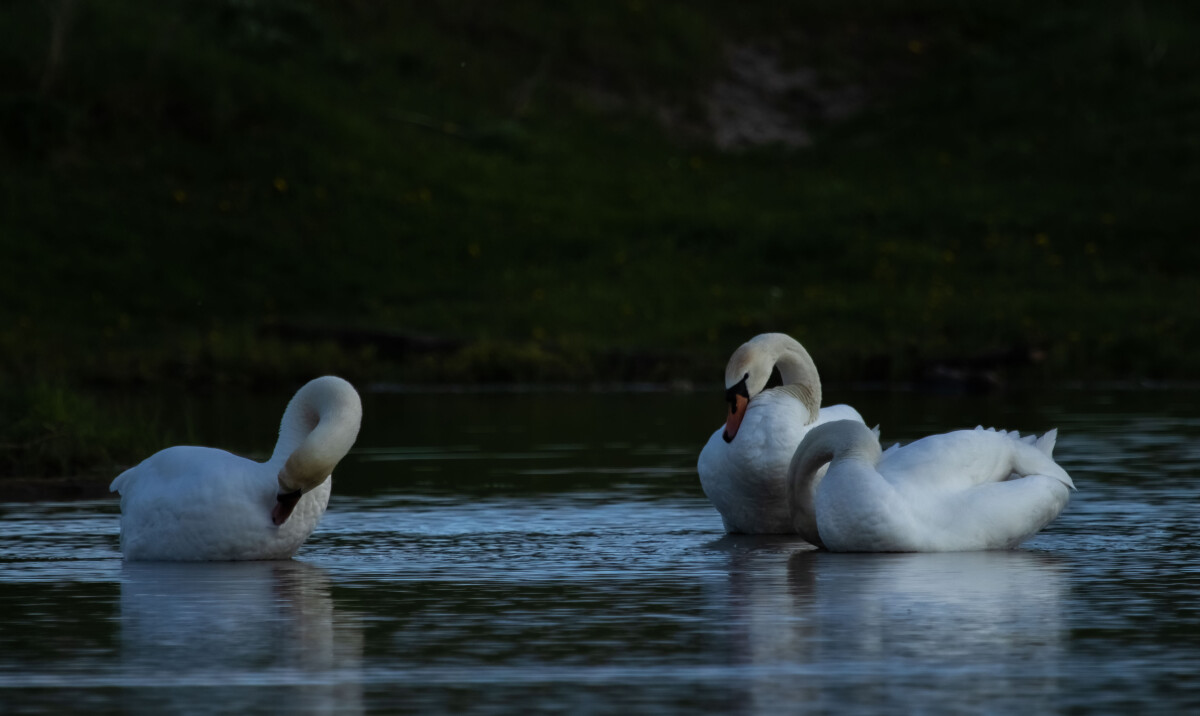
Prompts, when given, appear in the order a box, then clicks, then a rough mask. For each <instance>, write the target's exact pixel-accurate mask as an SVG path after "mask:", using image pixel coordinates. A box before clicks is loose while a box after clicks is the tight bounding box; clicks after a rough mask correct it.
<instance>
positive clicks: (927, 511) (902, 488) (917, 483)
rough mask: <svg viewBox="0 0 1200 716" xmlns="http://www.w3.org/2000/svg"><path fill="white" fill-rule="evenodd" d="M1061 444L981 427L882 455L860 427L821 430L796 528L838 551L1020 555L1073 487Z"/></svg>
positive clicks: (811, 443)
mask: <svg viewBox="0 0 1200 716" xmlns="http://www.w3.org/2000/svg"><path fill="white" fill-rule="evenodd" d="M1056 436H1057V432H1056V431H1054V430H1051V431H1050V432H1048V433H1046V434H1045V435H1044V436H1043V437H1042V438H1041V439H1034V438H1033V437H1032V436H1030V437H1027V438H1021V437H1020V435H1019V434H1017V433H1015V432H1014V433H1006V432H1003V431H999V432H998V431H996V430H991V429H989V430H984V429H983V428H976V429H975V430H959V431H955V432H951V433H945V434H941V435H931V436H929V437H926V438H922V439H920V440H917V441H915V442H913V443H910V444H908V445H905V446H903V447H899V446H895V447H892V448H889V449H888V450H887V451H886V452H882V453H881V452H880V449H879V443H878V440H877V439H876V437H875V436H874V435H873V434H872V433H871V431H870V430H867V428H866V427H865V426H863V425H862V424H861V423H856V422H853V421H839V422H832V423H828V424H825V425H822V426H819V427H817V428H814V429H813V430H811V431H810V432H809V433H808V434H807V435H806V436H805V438H804V440H803V441H802V442H801V444H800V447H799V448H798V449H797V450H796V454H795V457H794V459H793V460H792V464H791V467H790V470H789V485H788V489H789V498H788V499H789V502H790V503H791V505H792V510H793V519H794V520H795V522H794V526H795V527H796V530H797V531H798V532H800V533H801V534H802V535H804V537H805V539H808V540H809V541H810V542H813V543H814V544H817V545H820V546H824V547H826V548H827V549H829V550H832V551H835V552H951V551H966V550H984V549H1009V548H1012V547H1015V546H1017V545H1018V544H1020V543H1021V542H1023V541H1024V540H1026V539H1029V538H1030V537H1032V536H1033V535H1035V534H1037V532H1038V531H1039V530H1041V529H1042V528H1043V527H1045V526H1046V525H1047V524H1049V523H1050V522H1051V521H1052V520H1054V518H1055V517H1057V516H1058V515H1059V513H1060V512H1062V510H1063V508H1064V507H1065V506H1066V504H1067V500H1068V498H1069V495H1070V490H1071V489H1073V488H1074V484H1073V483H1072V481H1071V477H1070V476H1069V475H1068V474H1067V472H1066V471H1065V470H1063V469H1062V467H1060V466H1059V465H1058V464H1057V463H1055V462H1054V458H1053V451H1054V442H1055V438H1056ZM826 464H828V470H827V471H825V472H824V473H823V474H822V472H821V468H822V467H823V466H825V465H826Z"/></svg>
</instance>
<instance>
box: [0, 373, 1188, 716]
mask: <svg viewBox="0 0 1200 716" xmlns="http://www.w3.org/2000/svg"><path fill="white" fill-rule="evenodd" d="M286 398H287V396H282V397H281V398H279V399H271V400H260V399H255V400H253V401H246V400H239V399H236V398H232V397H226V398H214V399H210V400H206V401H203V402H195V403H185V404H182V407H181V408H179V409H178V412H180V413H181V415H180V417H179V420H180V424H181V426H183V427H181V430H185V431H190V432H191V433H192V434H195V435H197V439H200V440H203V441H204V442H206V443H207V444H212V445H217V446H222V447H228V448H231V449H235V450H238V451H240V452H243V453H256V452H257V453H259V454H262V453H265V452H268V451H269V448H270V446H271V442H272V440H273V436H272V434H273V430H274V424H275V423H276V422H277V420H278V417H279V414H280V412H281V411H282V408H283V404H284V403H285V402H286ZM365 398H366V411H367V412H366V421H365V423H364V429H363V433H362V435H361V436H360V438H359V442H358V446H357V448H356V450H355V452H354V453H353V454H352V455H351V456H350V457H349V458H347V460H346V461H344V462H343V464H342V466H341V467H340V468H339V470H338V473H337V476H336V478H335V483H334V485H335V486H334V497H333V500H332V501H331V503H330V507H329V512H328V513H327V514H326V516H325V519H324V521H323V522H322V524H321V526H320V527H319V528H318V530H317V532H316V533H315V534H314V535H313V537H312V538H311V539H310V540H309V542H308V543H307V544H306V545H305V547H304V548H303V549H302V550H301V552H300V553H299V555H298V556H297V558H296V559H295V560H293V561H290V562H282V563H243V564H212V565H205V564H201V565H169V564H168V565H161V564H124V563H123V562H122V561H121V559H120V554H119V552H118V549H117V535H118V522H117V515H118V507H117V504H116V502H115V501H96V502H82V503H69V504H33V505H30V504H0V712H3V713H6V714H8V713H57V712H61V711H64V710H73V711H88V712H93V713H115V712H146V713H159V712H163V711H166V710H175V709H184V708H186V710H187V711H189V712H196V713H205V712H211V713H238V712H245V711H248V710H264V711H265V710H276V711H294V712H299V713H306V712H326V713H339V714H340V713H356V712H413V713H428V712H432V711H459V712H471V713H491V712H497V713H499V712H506V713H514V712H519V713H526V712H548V711H570V712H573V713H579V712H593V711H594V712H612V711H619V710H625V711H633V712H646V711H652V710H653V711H684V710H699V709H706V710H715V711H721V712H727V713H772V714H774V713H779V712H780V711H781V710H782V711H784V712H793V711H802V710H803V711H814V712H818V711H835V710H836V711H838V712H839V713H841V712H848V713H853V712H873V713H878V712H881V711H882V712H891V713H920V712H946V711H953V712H959V713H962V712H998V711H1003V712H1014V711H1018V710H1020V711H1022V712H1026V713H1045V712H1051V711H1057V712H1063V711H1078V712H1083V711H1095V710H1105V711H1117V710H1122V711H1134V710H1137V711H1146V710H1149V709H1152V710H1183V709H1198V708H1200V679H1198V678H1196V675H1197V670H1198V669H1200V545H1198V541H1200V477H1197V472H1198V468H1200V441H1198V440H1197V438H1200V417H1197V414H1196V411H1195V409H1194V406H1195V405H1196V403H1197V399H1198V398H1200V392H1197V391H1166V390H1157V391H1141V390H1105V391H1083V390H1077V391H1067V392H1062V393H1056V394H1053V395H1049V396H1047V395H1039V394H1022V395H1018V396H1014V395H1002V396H990V397H982V398H981V397H957V398H956V397H937V396H922V395H918V394H913V393H870V392H867V393H855V392H852V391H848V390H833V389H830V390H827V398H828V399H831V400H833V401H836V402H841V401H845V402H851V403H853V404H854V405H855V406H856V407H858V408H859V409H860V411H861V412H862V413H863V414H864V416H866V417H867V419H868V421H870V422H879V423H881V424H882V429H883V434H884V438H885V441H886V440H888V439H895V440H909V439H911V438H914V437H917V436H919V435H921V434H923V433H925V432H927V431H930V430H945V429H951V428H957V427H971V426H974V425H975V424H976V423H985V424H995V425H998V426H1001V427H1006V428H1010V429H1011V428H1017V429H1022V430H1037V431H1039V432H1040V431H1042V430H1044V429H1047V428H1050V427H1054V426H1058V427H1059V428H1060V430H1061V435H1060V438H1059V443H1058V445H1059V447H1058V450H1057V454H1058V457H1059V459H1060V462H1061V463H1062V464H1063V465H1064V466H1065V467H1066V468H1067V469H1068V470H1069V471H1070V472H1071V474H1072V475H1073V476H1074V478H1075V482H1076V484H1077V485H1078V486H1079V488H1080V489H1079V491H1078V492H1077V493H1075V494H1074V495H1073V497H1072V502H1071V504H1070V506H1069V507H1068V508H1067V511H1066V512H1065V513H1064V514H1063V515H1062V516H1061V517H1060V518H1059V520H1058V521H1057V522H1055V523H1054V524H1052V525H1051V526H1050V527H1049V528H1048V529H1046V530H1045V531H1044V532H1043V533H1042V534H1041V535H1039V536H1038V537H1037V538H1035V539H1034V540H1032V541H1031V542H1029V543H1027V544H1026V545H1024V546H1023V547H1022V548H1021V549H1020V550H1017V551H1014V552H1004V553H979V554H950V555H832V554H822V553H815V552H811V551H808V550H807V549H806V547H805V545H804V544H803V543H802V542H800V541H798V540H794V539H788V538H759V539H754V538H730V537H725V536H723V535H722V533H721V527H720V520H719V518H718V516H717V514H716V513H715V512H714V511H713V510H712V508H711V507H710V506H709V505H708V503H707V501H706V500H705V498H704V495H703V494H702V493H701V491H700V488H699V484H698V481H697V478H696V475H695V470H694V465H695V457H696V455H697V453H698V452H699V449H700V447H701V445H702V444H703V442H704V441H705V439H706V438H707V436H708V434H709V432H711V430H713V429H715V428H716V426H717V424H718V423H719V422H720V420H721V418H722V417H723V416H722V405H721V396H720V395H719V394H713V395H708V394H694V395H686V394H671V393H654V392H643V393H636V392H635V393H588V392H581V393H548V394H529V393H494V394H436V393H425V394H400V393H372V394H368V395H366V396H365ZM167 412H168V413H169V412H170V410H169V409H168V410H167Z"/></svg>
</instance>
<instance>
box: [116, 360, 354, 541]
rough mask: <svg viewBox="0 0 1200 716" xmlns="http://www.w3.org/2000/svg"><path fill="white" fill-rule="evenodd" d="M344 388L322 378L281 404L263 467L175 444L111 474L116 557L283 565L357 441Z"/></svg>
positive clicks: (320, 510)
mask: <svg viewBox="0 0 1200 716" xmlns="http://www.w3.org/2000/svg"><path fill="white" fill-rule="evenodd" d="M361 421H362V403H361V401H360V400H359V398H358V393H357V392H355V390H354V387H353V386H351V385H350V384H349V383H347V382H346V381H344V380H342V379H341V378H337V377H334V376H326V377H324V378H317V379H315V380H312V381H309V382H308V383H307V384H306V385H304V387H302V388H300V390H299V391H297V392H296V395H295V397H293V398H292V400H291V402H290V403H288V406H287V410H285V411H284V413H283V420H282V422H281V423H280V425H279V441H278V442H277V443H276V444H275V451H274V452H273V453H272V454H271V458H270V459H269V460H267V461H266V462H261V463H260V462H254V461H253V460H247V459H245V458H242V457H238V456H236V455H233V454H230V453H228V452H225V451H224V450H216V449H214V448H205V447H191V446H177V447H171V448H167V449H165V450H162V451H160V452H157V453H155V454H153V455H151V456H150V457H148V458H146V459H145V460H144V461H142V463H141V464H140V465H137V466H136V467H132V468H130V469H128V470H126V471H125V472H123V473H121V474H120V475H119V476H117V478H116V479H115V480H113V482H112V485H111V486H110V487H109V489H110V490H112V491H114V492H120V493H121V551H122V552H123V553H124V555H125V559H129V560H157V561H163V560H171V561H200V560H239V559H288V558H289V557H291V556H292V555H293V554H295V552H296V550H297V549H299V548H300V545H301V544H303V543H304V540H306V539H308V536H309V535H310V534H312V531H313V529H314V528H316V526H317V522H319V521H320V519H321V515H323V514H324V513H325V506H326V505H327V504H328V503H329V491H330V480H329V479H328V478H329V475H330V473H332V472H333V468H334V467H335V466H336V465H337V464H338V461H339V460H341V459H342V458H343V457H345V455H346V453H347V452H349V451H350V447H351V446H352V445H354V439H355V438H356V437H357V436H358V428H359V424H360V423H361Z"/></svg>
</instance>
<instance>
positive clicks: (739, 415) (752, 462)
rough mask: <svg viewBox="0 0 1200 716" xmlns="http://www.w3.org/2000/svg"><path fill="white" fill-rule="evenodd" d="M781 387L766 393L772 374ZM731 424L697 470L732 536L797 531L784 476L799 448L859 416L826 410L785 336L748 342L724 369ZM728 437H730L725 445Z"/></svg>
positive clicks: (805, 359) (805, 357) (814, 377)
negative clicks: (816, 432) (811, 435)
mask: <svg viewBox="0 0 1200 716" xmlns="http://www.w3.org/2000/svg"><path fill="white" fill-rule="evenodd" d="M773 369H778V370H779V374H780V377H781V378H782V380H783V385H781V386H778V387H775V388H770V389H764V388H765V386H766V384H767V381H768V379H769V378H770V376H771V373H772V370H773ZM725 387H726V391H727V393H726V395H727V398H728V399H729V401H730V413H729V419H728V420H727V421H726V424H725V426H723V427H721V428H718V429H717V430H716V432H714V433H713V434H712V436H711V437H710V438H709V439H708V443H707V444H705V446H704V449H703V450H701V452H700V458H699V460H698V462H697V465H696V470H697V472H698V473H699V475H700V485H701V487H703V488H704V494H705V495H707V496H708V499H709V500H710V501H711V502H712V504H713V506H714V507H716V508H717V512H719V513H720V514H721V519H722V521H723V522H724V524H725V530H726V531H727V532H742V533H748V534H780V533H792V532H795V529H794V528H793V526H792V518H791V510H790V508H789V505H788V501H787V470H788V465H789V463H790V462H791V459H792V455H793V454H794V453H795V452H796V446H797V445H799V444H800V441H801V439H803V438H804V436H805V434H806V433H808V431H809V430H811V429H812V428H813V427H814V426H816V425H821V424H823V423H827V422H829V421H831V420H854V421H857V422H859V423H862V420H863V419H862V416H861V415H859V414H858V411H856V410H855V409H854V408H852V407H850V406H848V405H833V406H828V407H824V408H822V407H820V405H821V380H820V377H819V375H818V373H817V367H816V365H815V364H814V363H813V360H812V357H811V356H809V354H808V351H806V350H805V349H804V347H803V346H802V345H800V343H798V342H797V341H796V340H794V339H793V338H791V337H789V336H787V335H785V334H782V333H764V334H762V335H759V336H755V337H754V338H752V339H751V340H749V341H747V342H746V343H745V344H743V345H742V346H741V347H739V348H738V349H737V350H736V351H734V353H733V356H732V357H730V359H729V363H728V365H727V366H726V369H725ZM727 436H728V438H729V439H726V437H727Z"/></svg>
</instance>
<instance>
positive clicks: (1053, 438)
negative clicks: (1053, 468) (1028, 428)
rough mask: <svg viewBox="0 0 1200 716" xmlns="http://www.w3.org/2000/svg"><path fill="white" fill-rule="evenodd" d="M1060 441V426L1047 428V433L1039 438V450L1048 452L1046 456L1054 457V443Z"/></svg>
mask: <svg viewBox="0 0 1200 716" xmlns="http://www.w3.org/2000/svg"><path fill="white" fill-rule="evenodd" d="M1057 441H1058V428H1054V429H1052V430H1047V431H1046V434H1045V435H1043V436H1042V437H1040V438H1038V441H1037V443H1035V444H1036V445H1037V448H1038V450H1041V451H1042V452H1044V453H1046V457H1054V443H1056V442H1057Z"/></svg>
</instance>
